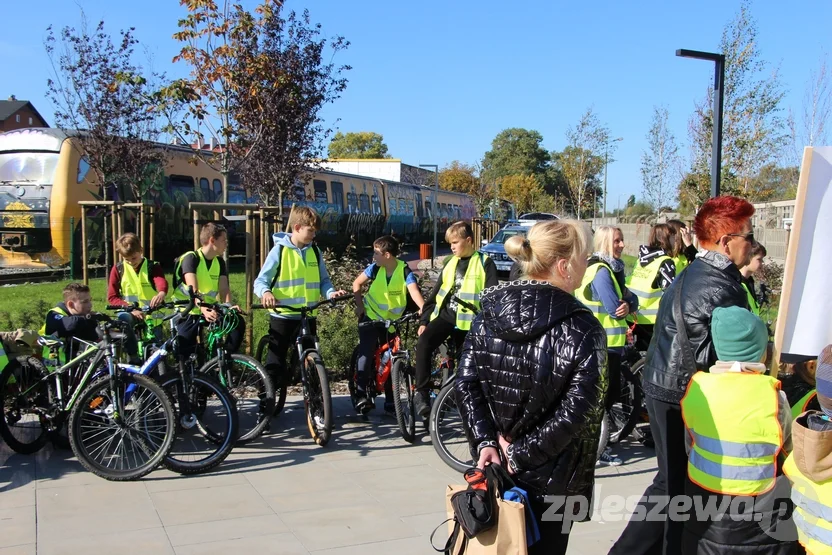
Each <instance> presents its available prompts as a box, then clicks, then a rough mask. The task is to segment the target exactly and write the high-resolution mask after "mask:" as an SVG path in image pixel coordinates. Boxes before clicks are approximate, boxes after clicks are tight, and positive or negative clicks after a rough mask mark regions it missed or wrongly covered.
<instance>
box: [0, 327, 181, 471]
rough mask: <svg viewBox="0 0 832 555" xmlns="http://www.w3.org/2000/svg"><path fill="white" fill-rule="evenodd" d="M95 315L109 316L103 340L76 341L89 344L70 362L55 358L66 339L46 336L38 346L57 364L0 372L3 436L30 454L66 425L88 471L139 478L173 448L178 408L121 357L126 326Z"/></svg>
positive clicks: (33, 362)
mask: <svg viewBox="0 0 832 555" xmlns="http://www.w3.org/2000/svg"><path fill="white" fill-rule="evenodd" d="M97 317H98V318H106V319H105V320H103V321H99V324H98V327H99V329H100V330H101V331H102V335H103V338H102V340H101V341H100V342H98V343H96V344H93V343H90V342H86V341H81V340H77V339H76V341H77V342H78V343H79V345H83V346H84V347H85V348H84V350H83V352H82V353H80V354H78V355H77V356H75V357H74V358H72V359H71V360H69V361H68V362H67V363H66V364H64V365H62V366H59V365H57V363H56V362H55V361H57V352H58V350H59V349H62V348H64V346H65V342H64V341H61V340H57V339H54V338H51V337H41V338H40V340H39V344H40V345H41V346H42V347H46V348H47V349H49V350H50V352H51V353H53V354H55V355H56V356H55V358H54V361H52V360H50V361H47V363H49V364H50V366H53V365H56V366H55V367H54V368H50V369H47V366H46V365H44V364H43V363H41V362H40V361H38V360H37V359H35V358H34V357H28V358H27V360H25V361H24V363H22V364H9V365H7V366H6V367H5V368H4V369H3V371H2V372H0V391H2V394H3V405H2V410H3V414H2V418H0V435H2V437H3V439H5V440H6V443H7V444H8V445H9V447H11V448H12V449H13V450H14V451H16V452H18V453H22V454H32V453H35V452H37V451H38V450H39V449H41V448H42V447H43V446H44V445H45V444H46V442H47V441H48V438H49V437H50V435H52V434H54V433H57V432H58V430H60V428H61V427H63V425H64V423H66V424H67V431H68V436H69V443H70V447H71V448H72V451H73V453H74V454H75V456H76V457H77V458H78V461H79V462H80V463H81V464H82V465H83V466H84V468H86V469H87V470H89V471H90V472H92V473H93V474H95V475H96V476H99V477H101V478H104V479H106V480H113V481H122V480H135V479H138V478H141V477H142V476H144V475H146V474H147V473H149V472H151V471H152V470H153V469H154V468H156V466H158V465H159V463H160V462H161V461H162V460H163V459H164V457H165V456H166V455H167V454H168V452H169V451H170V449H171V447H172V443H173V439H174V427H175V424H174V423H175V418H176V417H175V412H174V407H173V403H172V401H171V400H170V398H169V396H168V395H167V393H166V392H165V391H164V389H163V388H162V387H161V386H160V385H159V384H157V383H156V382H155V381H154V380H152V379H151V378H150V377H148V376H146V375H143V374H142V373H141V372H140V371H139V369H137V368H136V367H132V366H129V365H123V364H119V363H118V362H117V360H118V356H117V344H116V340H118V339H123V334H121V333H119V332H118V330H119V329H123V328H124V326H125V324H124V323H123V322H119V321H111V320H109V317H107V316H106V315H97ZM84 365H85V369H84ZM18 425H20V426H18ZM18 427H19V428H21V430H17V428H18ZM38 429H39V430H38ZM16 431H17V432H19V433H21V435H20V436H19V435H16V434H15V432H16Z"/></svg>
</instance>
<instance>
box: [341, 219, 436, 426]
mask: <svg viewBox="0 0 832 555" xmlns="http://www.w3.org/2000/svg"><path fill="white" fill-rule="evenodd" d="M398 256H399V242H398V241H396V239H394V238H393V237H391V236H390V235H385V236H384V237H379V238H378V239H376V240H375V241H374V242H373V263H372V264H370V265H369V266H367V268H366V269H365V270H364V271H363V272H361V273H360V274H358V277H356V278H355V281H353V283H352V293H353V296H354V297H355V314H356V316H357V317H358V323H359V324H360V323H361V322H368V321H373V320H396V319H398V318H401V317H402V315H403V314H404V311H405V309H406V308H407V296H408V293H410V297H411V298H412V299H413V302H415V303H416V305H417V306H418V307H419V309H420V310H421V309H422V306H423V305H424V304H425V300H424V298H423V297H422V291H421V290H420V289H419V285H418V283H417V280H416V274H414V273H413V271H412V270H411V269H410V267H409V266H408V265H407V264H406V263H405V262H403V261H401V260H399V259H398V258H397V257H398ZM368 282H370V287H369V289H368V291H367V294H366V295H365V296H363V297H362V294H361V291H362V289H363V287H364V285H365V284H366V283H368ZM385 340H386V334H385V333H384V331H383V330H381V329H379V328H378V327H359V328H358V361H357V370H358V379H357V383H356V393H355V399H356V402H355V409H356V410H357V411H358V412H360V413H363V414H366V413H367V412H368V411H370V410H372V408H373V407H372V405H371V403H370V400H369V399H368V398H367V393H366V391H367V388H371V387H375V385H374V382H375V369H374V368H373V367H372V366H373V364H374V362H373V357H374V354H375V351H376V349H377V348H378V346H379V345H380V344H381V343H382V342H383V341H385ZM389 383H390V382H389V380H388V384H389ZM388 389H389V388H388ZM390 394H391V391H385V401H384V410H385V411H386V412H389V413H393V412H394V407H393V399H392V397H391V395H390Z"/></svg>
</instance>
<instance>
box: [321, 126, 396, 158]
mask: <svg viewBox="0 0 832 555" xmlns="http://www.w3.org/2000/svg"><path fill="white" fill-rule="evenodd" d="M329 158H330V159H337V158H360V159H380V158H392V156H390V155H389V154H388V153H387V145H386V144H385V142H384V136H383V135H381V134H379V133H374V132H372V131H359V132H349V133H341V132H340V131H339V132H337V133H336V134H335V136H334V137H333V138H332V141H330V143H329Z"/></svg>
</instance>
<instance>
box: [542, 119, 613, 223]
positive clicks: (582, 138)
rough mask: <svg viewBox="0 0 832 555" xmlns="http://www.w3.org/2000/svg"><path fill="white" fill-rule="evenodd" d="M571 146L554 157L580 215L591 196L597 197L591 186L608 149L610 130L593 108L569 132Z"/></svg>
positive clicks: (576, 211)
mask: <svg viewBox="0 0 832 555" xmlns="http://www.w3.org/2000/svg"><path fill="white" fill-rule="evenodd" d="M566 138H567V141H568V146H567V147H566V148H564V149H563V151H562V152H560V153H558V154H557V155H556V157H555V160H554V165H555V167H557V168H558V169H559V170H560V172H561V174H562V175H563V177H564V179H565V180H566V185H567V188H568V193H569V198H570V200H571V203H572V207H573V210H574V211H575V214H576V215H577V217H578V218H580V217H581V213H582V211H583V209H584V208H585V207H586V205H587V202H588V201H589V199H592V198H596V199H597V192H595V194H593V191H591V187H592V186H593V183H594V182H595V181H596V179H597V176H598V175H599V173H600V172H601V171H602V170H603V167H604V157H603V156H601V150H602V148H606V146H605V145H607V142H608V139H609V131H608V130H607V128H606V127H605V126H603V125H602V124H601V122H600V120H599V119H598V116H597V115H596V114H595V112H594V111H593V109H592V108H588V109H587V110H586V112H584V113H583V115H582V116H581V119H580V120H579V121H578V123H577V124H576V125H575V126H572V127H570V128H569V129H568V130H567V131H566Z"/></svg>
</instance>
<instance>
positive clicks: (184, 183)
mask: <svg viewBox="0 0 832 555" xmlns="http://www.w3.org/2000/svg"><path fill="white" fill-rule="evenodd" d="M168 183H169V184H170V188H171V192H173V193H177V192H180V193H183V194H184V195H185V196H186V197H187V198H189V199H190V198H193V195H194V178H193V177H191V176H189V175H171V176H170V177H168Z"/></svg>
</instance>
